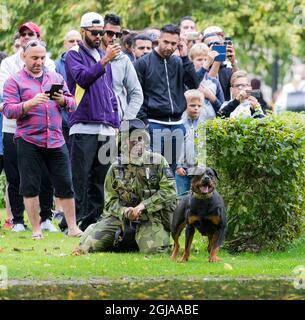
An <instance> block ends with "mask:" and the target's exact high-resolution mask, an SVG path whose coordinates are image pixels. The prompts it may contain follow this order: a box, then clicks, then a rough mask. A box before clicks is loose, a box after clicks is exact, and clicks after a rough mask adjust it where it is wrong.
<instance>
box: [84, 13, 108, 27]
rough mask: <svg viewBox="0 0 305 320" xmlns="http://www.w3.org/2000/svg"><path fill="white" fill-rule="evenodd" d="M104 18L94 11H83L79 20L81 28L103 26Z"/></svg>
mask: <svg viewBox="0 0 305 320" xmlns="http://www.w3.org/2000/svg"><path fill="white" fill-rule="evenodd" d="M103 26H104V18H103V17H102V16H101V15H100V14H98V13H96V12H87V13H85V14H84V15H83V16H82V18H81V21H80V27H81V28H87V27H103Z"/></svg>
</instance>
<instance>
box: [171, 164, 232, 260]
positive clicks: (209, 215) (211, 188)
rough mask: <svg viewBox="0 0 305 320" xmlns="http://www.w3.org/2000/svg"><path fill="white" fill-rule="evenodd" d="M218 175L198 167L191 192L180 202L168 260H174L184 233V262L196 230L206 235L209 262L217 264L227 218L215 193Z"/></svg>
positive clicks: (222, 204) (221, 202)
mask: <svg viewBox="0 0 305 320" xmlns="http://www.w3.org/2000/svg"><path fill="white" fill-rule="evenodd" d="M216 179H219V178H218V175H217V172H216V171H215V170H214V169H212V168H206V169H204V168H201V167H198V168H197V172H196V175H194V176H193V177H192V183H191V191H190V192H189V193H187V194H186V195H184V196H183V197H182V199H181V201H180V202H179V204H178V206H177V208H176V210H175V213H174V217H173V222H172V237H173V239H174V249H173V253H172V256H171V259H173V260H176V258H177V254H178V251H179V236H180V234H181V232H182V230H183V229H184V227H185V226H186V230H185V249H184V253H183V256H182V258H181V260H180V262H186V261H187V260H188V258H189V256H190V249H191V244H192V240H193V236H194V233H195V229H197V230H198V231H199V232H200V233H201V234H202V235H206V236H208V240H209V244H208V252H209V262H217V261H219V260H220V258H219V257H218V256H217V253H218V250H219V247H220V245H221V243H222V241H223V240H224V237H225V233H226V229H227V218H226V212H225V206H224V202H223V199H222V197H221V196H220V194H219V193H218V192H217V191H216V189H215V188H216Z"/></svg>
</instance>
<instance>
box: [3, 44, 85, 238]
mask: <svg viewBox="0 0 305 320" xmlns="http://www.w3.org/2000/svg"><path fill="white" fill-rule="evenodd" d="M46 54H47V51H46V47H45V44H44V43H43V42H40V41H39V40H32V41H29V42H28V43H27V45H25V46H24V47H23V54H22V58H23V60H24V62H25V67H24V69H22V70H21V71H19V72H17V73H16V74H14V75H13V76H11V77H10V78H9V79H8V80H7V81H6V82H5V84H4V89H3V102H4V103H3V113H4V115H5V116H6V117H7V118H8V119H17V129H16V132H15V136H14V139H15V143H16V146H17V160H18V169H19V173H20V194H21V195H22V196H23V200H24V205H25V209H26V211H27V213H28V216H29V220H30V223H31V225H32V238H33V239H42V238H43V235H42V230H41V225H40V216H39V211H40V203H39V192H40V183H41V171H42V168H43V167H44V166H46V167H47V169H48V171H49V173H50V177H51V179H52V182H53V185H54V189H55V196H56V197H57V198H59V199H60V202H61V205H62V208H63V210H64V214H65V217H66V220H67V225H68V236H71V237H77V236H80V235H81V234H82V232H81V231H80V230H79V229H78V227H77V225H76V220H75V204H74V198H73V195H74V194H73V187H72V177H71V168H70V162H69V157H68V150H67V147H66V144H65V140H64V137H63V134H62V130H61V114H60V109H61V108H66V109H67V110H68V111H73V110H75V107H76V105H75V99H74V97H73V96H72V95H71V94H70V92H69V90H68V88H67V85H66V83H65V81H64V79H63V78H62V76H61V75H60V74H58V73H55V72H51V71H47V70H46V69H45V68H44V63H45V60H46ZM54 83H57V84H58V83H61V84H63V90H59V91H58V92H54V95H53V100H51V99H50V94H47V93H45V92H46V91H49V90H50V88H51V87H52V85H53V84H54Z"/></svg>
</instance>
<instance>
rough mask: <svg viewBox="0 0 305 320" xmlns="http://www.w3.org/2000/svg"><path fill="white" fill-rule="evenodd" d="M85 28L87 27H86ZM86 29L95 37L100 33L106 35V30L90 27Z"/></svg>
mask: <svg viewBox="0 0 305 320" xmlns="http://www.w3.org/2000/svg"><path fill="white" fill-rule="evenodd" d="M84 29H85V28H84ZM85 30H86V31H89V32H90V33H91V35H93V36H94V37H96V36H97V35H98V34H99V35H100V36H103V35H104V30H89V29H85Z"/></svg>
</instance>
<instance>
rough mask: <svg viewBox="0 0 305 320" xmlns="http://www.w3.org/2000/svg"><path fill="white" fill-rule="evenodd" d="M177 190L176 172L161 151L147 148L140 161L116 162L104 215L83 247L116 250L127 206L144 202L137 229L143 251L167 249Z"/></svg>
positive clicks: (87, 234) (108, 180)
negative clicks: (157, 152)
mask: <svg viewBox="0 0 305 320" xmlns="http://www.w3.org/2000/svg"><path fill="white" fill-rule="evenodd" d="M156 163H157V164H156ZM175 192H176V191H175V180H174V176H173V174H172V171H171V169H170V167H169V165H168V163H167V162H166V160H165V158H164V157H163V156H161V155H159V154H156V153H151V152H148V151H145V152H144V153H143V155H142V157H141V158H139V159H138V161H137V163H132V164H121V163H120V161H119V162H117V163H114V164H113V165H112V166H111V167H110V169H109V171H108V173H107V177H106V180H105V211H104V213H103V216H102V217H103V218H102V220H101V221H99V222H98V223H96V224H93V225H91V226H89V227H88V229H87V230H86V231H85V233H84V234H83V236H82V238H81V241H80V247H81V249H82V250H83V251H84V252H93V251H108V250H113V249H115V247H116V243H117V241H116V233H117V231H118V230H119V228H120V227H121V228H122V229H123V230H124V226H125V223H124V222H125V219H126V218H124V211H125V209H126V208H128V207H136V206H137V205H138V204H140V203H141V202H143V204H144V205H145V209H144V210H143V211H142V213H141V217H140V222H139V223H138V224H136V232H135V241H136V243H137V245H138V247H139V250H140V252H145V253H153V252H167V251H168V250H169V243H170V241H169V239H170V238H169V236H170V225H171V221H172V215H173V211H174V208H175ZM119 246H120V245H119ZM119 246H118V247H119ZM114 251H119V250H114Z"/></svg>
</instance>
